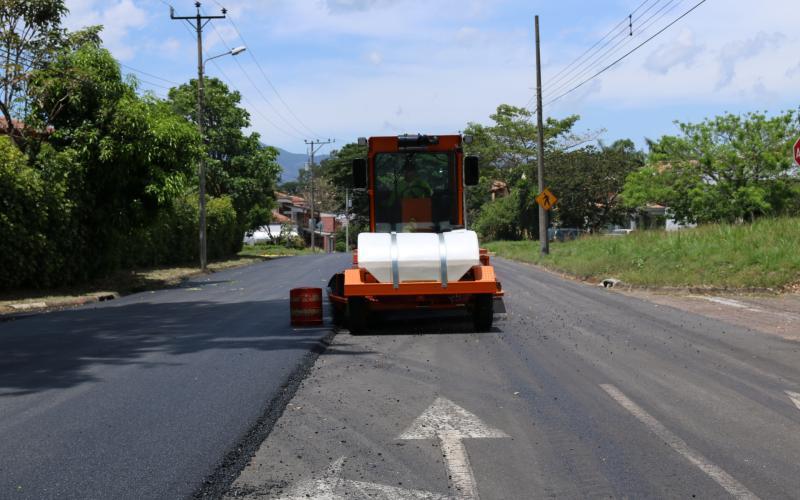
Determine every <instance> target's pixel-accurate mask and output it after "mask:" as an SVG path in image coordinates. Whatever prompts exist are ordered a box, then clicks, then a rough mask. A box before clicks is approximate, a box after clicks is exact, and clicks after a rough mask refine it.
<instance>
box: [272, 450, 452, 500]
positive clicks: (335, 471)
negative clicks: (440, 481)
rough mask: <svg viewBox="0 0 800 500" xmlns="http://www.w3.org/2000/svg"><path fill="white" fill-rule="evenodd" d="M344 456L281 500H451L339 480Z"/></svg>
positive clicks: (400, 489) (373, 484)
mask: <svg viewBox="0 0 800 500" xmlns="http://www.w3.org/2000/svg"><path fill="white" fill-rule="evenodd" d="M344 461H345V457H340V458H339V459H338V460H336V461H334V462H333V463H332V464H331V465H330V466H329V467H328V469H327V470H326V471H325V474H324V475H323V477H321V478H320V479H308V480H306V481H302V482H300V483H298V484H297V485H296V486H294V487H293V488H292V489H291V490H290V491H289V493H288V495H287V496H285V497H281V498H282V500H309V499H313V500H340V499H342V498H355V499H359V498H363V499H371V500H376V499H377V500H450V499H448V497H446V496H445V495H439V494H437V493H431V492H430V491H422V490H410V489H406V488H397V487H394V486H386V485H384V484H377V483H369V482H366V481H351V480H349V479H344V478H342V477H341V474H342V468H343V467H344Z"/></svg>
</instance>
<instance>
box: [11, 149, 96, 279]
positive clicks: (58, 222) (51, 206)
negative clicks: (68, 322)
mask: <svg viewBox="0 0 800 500" xmlns="http://www.w3.org/2000/svg"><path fill="white" fill-rule="evenodd" d="M72 223H73V221H72V213H71V205H70V203H69V202H68V201H67V200H66V199H65V197H64V188H63V186H62V185H61V184H59V183H58V182H55V181H53V182H51V181H50V180H49V179H45V178H43V176H42V174H41V173H40V172H39V171H38V170H36V169H34V168H31V167H29V166H28V158H27V157H26V156H25V155H24V154H22V153H21V152H20V151H19V150H18V149H17V148H16V146H14V145H13V144H12V143H11V140H10V139H9V138H8V137H0V235H2V237H0V289H3V288H12V287H22V286H26V287H28V286H31V287H35V286H51V285H53V284H58V283H61V282H63V281H65V280H66V281H70V280H72V279H75V278H76V277H77V276H79V275H80V273H81V269H80V262H81V261H80V257H79V254H76V253H74V252H73V251H71V250H74V249H71V246H72V244H73V243H74V242H75V241H80V238H81V234H80V231H72V230H71V229H72ZM65 234H68V235H69V237H70V240H69V241H65V240H63V239H61V238H58V237H57V236H58V235H65Z"/></svg>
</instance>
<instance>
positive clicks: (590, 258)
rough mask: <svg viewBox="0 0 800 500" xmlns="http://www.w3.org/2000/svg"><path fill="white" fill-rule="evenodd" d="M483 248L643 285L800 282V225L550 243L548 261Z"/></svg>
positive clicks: (508, 247) (780, 222)
mask: <svg viewBox="0 0 800 500" xmlns="http://www.w3.org/2000/svg"><path fill="white" fill-rule="evenodd" d="M486 247H487V248H489V249H490V250H491V251H493V252H496V253H497V255H500V256H503V257H507V258H510V259H516V260H521V261H527V262H534V263H537V264H541V265H544V266H546V267H548V268H551V269H554V270H558V271H563V272H566V273H570V274H573V275H576V276H579V277H583V278H597V279H602V278H607V277H614V278H618V279H621V280H622V281H624V282H626V283H630V284H634V285H642V286H690V287H704V286H706V287H724V288H772V289H780V288H784V287H786V286H788V285H791V284H793V283H797V282H800V218H777V219H762V220H758V221H756V222H754V223H752V224H739V225H730V224H713V225H706V226H701V227H698V228H695V229H684V230H681V231H675V232H666V231H637V232H634V233H632V234H630V235H628V236H618V237H612V236H602V235H598V236H588V237H584V238H581V239H580V240H577V241H572V242H565V243H553V244H552V245H551V252H550V255H549V256H546V257H541V256H540V255H539V252H538V250H539V246H538V244H537V243H536V242H532V241H497V242H491V243H488V244H487V245H486Z"/></svg>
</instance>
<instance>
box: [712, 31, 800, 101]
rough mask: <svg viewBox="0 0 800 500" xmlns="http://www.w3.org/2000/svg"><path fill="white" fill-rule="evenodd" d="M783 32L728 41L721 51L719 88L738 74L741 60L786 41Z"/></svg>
mask: <svg viewBox="0 0 800 500" xmlns="http://www.w3.org/2000/svg"><path fill="white" fill-rule="evenodd" d="M786 38H787V37H786V35H784V34H782V33H772V34H767V33H764V32H763V31H762V32H759V33H758V34H757V35H756V36H755V37H754V38H750V39H747V40H737V41H734V42H729V43H726V44H725V45H724V46H723V47H722V50H721V52H720V61H719V64H720V75H719V79H718V80H717V89H721V88H723V87H726V86H727V85H729V84H730V83H731V82H732V81H733V78H734V76H735V74H736V65H737V63H739V62H740V61H743V60H745V59H750V58H753V57H755V56H757V55H759V54H761V53H762V52H764V51H766V50H767V49H775V48H778V47H780V45H781V44H782V43H783V42H785V41H786Z"/></svg>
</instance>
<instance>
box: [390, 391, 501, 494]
mask: <svg viewBox="0 0 800 500" xmlns="http://www.w3.org/2000/svg"><path fill="white" fill-rule="evenodd" d="M506 437H508V434H506V433H505V432H503V431H501V430H499V429H494V428H492V427H489V426H488V425H486V424H484V423H483V422H482V421H481V419H479V418H478V417H477V416H475V415H474V414H473V413H470V412H469V411H467V410H465V409H464V408H462V407H460V406H458V405H457V404H455V403H453V402H452V401H450V400H448V399H445V398H437V399H436V400H435V401H434V402H433V404H432V405H431V406H430V407H428V409H427V410H425V411H424V412H423V413H422V415H420V416H419V417H417V419H416V420H414V422H412V423H411V425H410V426H409V427H408V429H406V431H405V432H403V433H402V434H401V435H400V439H438V440H439V446H440V447H441V450H442V455H443V456H444V459H445V467H447V475H448V478H449V481H450V486H451V488H452V489H453V491H455V492H456V494H457V495H458V498H461V499H464V500H478V499H479V498H480V495H479V494H478V485H477V483H476V482H475V474H474V473H473V472H472V466H471V465H470V463H469V455H467V449H466V447H464V442H463V439H465V438H506Z"/></svg>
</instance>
